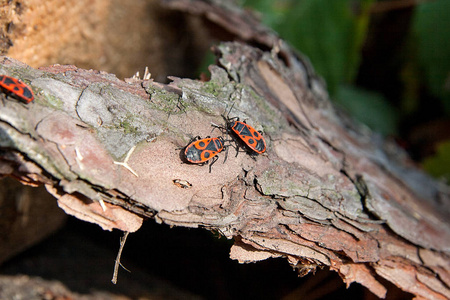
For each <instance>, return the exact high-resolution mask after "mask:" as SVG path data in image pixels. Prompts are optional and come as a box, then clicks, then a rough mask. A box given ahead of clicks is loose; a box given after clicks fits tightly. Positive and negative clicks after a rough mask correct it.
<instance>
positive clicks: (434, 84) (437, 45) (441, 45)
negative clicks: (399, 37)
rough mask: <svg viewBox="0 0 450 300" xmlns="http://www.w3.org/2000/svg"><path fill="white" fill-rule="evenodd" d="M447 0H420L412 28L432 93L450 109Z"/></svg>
mask: <svg viewBox="0 0 450 300" xmlns="http://www.w3.org/2000/svg"><path fill="white" fill-rule="evenodd" d="M449 14H450V1H448V0H440V1H432V2H426V3H422V4H420V5H419V6H418V7H417V9H416V13H415V17H414V20H413V28H414V32H415V34H416V37H417V40H418V52H419V60H420V63H421V65H422V66H423V68H424V71H425V76H426V80H427V83H428V85H429V86H430V88H431V91H432V92H433V94H434V95H435V96H437V97H439V98H441V99H442V100H443V101H444V106H445V108H446V111H447V113H450V87H449V85H450V18H449V17H448V15H449Z"/></svg>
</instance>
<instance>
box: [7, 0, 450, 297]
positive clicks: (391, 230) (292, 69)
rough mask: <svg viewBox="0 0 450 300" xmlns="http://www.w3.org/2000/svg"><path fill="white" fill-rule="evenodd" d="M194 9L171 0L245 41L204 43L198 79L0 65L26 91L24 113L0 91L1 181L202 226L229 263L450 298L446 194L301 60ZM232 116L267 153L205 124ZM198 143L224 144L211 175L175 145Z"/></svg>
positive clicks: (242, 22) (64, 201)
mask: <svg viewBox="0 0 450 300" xmlns="http://www.w3.org/2000/svg"><path fill="white" fill-rule="evenodd" d="M190 3H191V4H190V5H189V7H188V6H186V3H185V2H183V1H180V2H178V1H168V5H170V6H172V7H174V8H177V9H183V10H184V9H185V10H190V11H191V12H193V13H198V14H202V15H204V16H205V17H206V18H209V20H210V21H213V22H216V23H217V24H218V25H220V26H221V28H223V29H225V30H226V31H227V32H228V34H231V35H232V36H234V37H235V38H239V39H240V40H241V41H240V42H229V43H222V44H220V45H219V46H217V47H216V48H215V52H216V55H217V57H218V62H217V64H216V65H213V66H210V72H211V79H210V80H209V81H198V80H191V79H180V78H171V79H172V80H173V81H172V82H171V83H170V84H169V85H165V84H161V83H157V82H154V81H153V80H152V79H150V80H148V79H144V80H141V79H136V78H134V79H129V80H127V81H126V82H123V81H121V80H119V79H117V78H116V77H115V76H114V75H111V74H106V73H102V72H96V71H92V70H91V71H87V70H82V69H77V68H76V67H74V66H60V65H55V66H51V67H47V68H42V69H39V70H35V69H31V68H29V67H27V66H24V65H22V64H20V63H19V62H17V61H14V60H12V59H9V58H6V57H3V58H0V61H1V66H0V72H1V73H2V74H9V75H12V74H14V75H15V76H16V77H19V78H21V79H23V80H24V81H25V82H27V83H29V85H30V86H31V87H32V89H33V91H34V92H35V93H36V99H35V101H34V102H33V103H31V104H28V105H25V104H23V103H20V102H18V101H16V100H15V99H12V98H11V97H5V96H4V95H3V96H2V99H3V105H2V109H1V110H0V119H1V122H0V137H1V139H0V147H1V152H0V155H1V160H0V172H1V174H3V175H9V176H13V177H16V178H18V179H19V180H20V181H21V182H23V183H28V184H33V185H35V184H44V185H45V186H46V188H47V190H48V191H49V192H50V193H51V194H53V195H54V196H55V197H56V198H57V199H58V205H59V206H60V207H61V208H63V209H64V210H65V211H66V212H67V213H68V214H72V215H74V216H76V217H78V218H81V219H83V220H86V221H90V222H94V223H97V224H99V225H100V226H102V227H103V228H104V229H108V230H111V229H112V228H118V229H121V230H123V231H130V232H133V231H136V230H138V229H139V227H140V225H141V223H142V220H143V219H144V218H155V219H156V220H157V221H158V222H161V223H166V224H170V225H175V226H187V227H195V228H197V227H203V228H206V229H208V230H212V231H218V232H220V233H221V234H222V235H224V236H226V237H227V238H230V239H234V241H235V243H234V245H233V246H232V248H231V253H230V256H231V258H233V259H237V260H239V261H240V262H254V261H259V260H264V259H267V258H269V257H285V258H286V259H287V260H288V261H289V263H290V264H291V265H292V266H293V267H294V268H296V269H297V270H298V271H299V274H301V275H304V274H308V273H309V272H310V271H313V270H314V269H315V268H317V267H329V268H330V269H331V270H334V271H336V272H338V273H339V274H340V276H341V277H342V278H343V280H344V281H345V282H346V283H347V284H350V283H352V282H359V283H361V284H363V285H364V286H366V287H367V288H369V289H370V290H371V291H372V292H373V293H374V294H376V295H377V296H379V297H384V295H385V293H386V289H385V287H384V286H383V285H382V284H381V283H380V282H379V278H380V277H381V278H384V279H387V280H389V281H391V282H393V283H394V284H396V285H397V286H399V287H400V288H401V289H403V290H405V291H408V292H410V293H412V294H414V295H416V296H417V297H418V298H428V299H446V298H450V289H449V287H450V260H449V252H450V227H449V224H448V219H449V216H450V211H449V206H448V204H449V194H450V193H449V187H448V186H445V185H443V184H441V183H439V182H437V181H434V180H433V179H431V178H430V177H428V176H427V175H426V174H424V173H423V172H421V171H420V170H418V169H417V168H416V167H415V166H414V165H413V163H412V162H411V161H410V160H409V159H408V157H407V156H406V154H405V153H404V152H403V151H402V150H401V149H399V148H398V147H397V146H396V145H395V144H393V143H391V142H389V141H386V140H383V139H382V138H381V137H380V136H379V135H377V134H375V133H372V132H370V131H369V130H368V129H367V128H365V127H363V126H361V125H358V124H355V123H354V122H353V121H351V120H350V119H349V118H348V117H347V116H346V115H344V114H342V113H341V112H339V111H338V110H336V109H335V108H334V107H333V105H332V104H331V102H330V100H329V98H328V95H327V92H326V88H325V86H324V84H323V83H322V82H321V80H320V78H318V77H317V76H316V75H315V74H314V71H313V70H312V67H311V66H310V65H309V63H308V62H307V60H305V59H303V58H302V57H301V56H300V55H299V54H297V53H295V52H294V51H293V50H292V49H290V48H289V46H288V45H287V44H286V43H285V42H283V41H282V40H280V39H278V38H277V37H276V35H275V34H273V33H272V32H270V31H268V30H267V29H265V28H264V27H262V26H261V25H260V24H259V23H258V22H257V21H256V20H255V19H254V18H253V16H252V15H249V13H248V12H243V11H241V10H236V9H234V8H230V7H225V6H214V5H210V4H207V3H206V2H203V1H191V2H190ZM228 113H229V116H230V117H239V118H240V119H241V120H245V121H246V122H247V123H248V124H249V125H251V126H252V127H254V128H255V129H256V130H261V131H262V134H263V136H264V138H265V141H266V143H267V151H266V153H264V154H262V155H258V156H256V157H251V156H250V155H248V154H246V153H243V152H239V153H237V152H236V151H237V150H236V148H235V147H233V146H234V145H235V141H234V140H230V139H231V138H230V137H229V136H227V134H223V132H221V130H220V129H217V128H215V127H213V126H211V124H218V125H221V126H225V121H224V119H223V117H222V115H225V116H226V115H227V114H228ZM209 135H210V136H213V137H216V136H219V135H224V139H226V140H227V141H226V144H230V145H231V146H230V147H228V148H227V150H226V151H228V153H227V154H228V155H227V160H226V161H225V153H224V152H226V151H224V152H223V153H220V154H219V160H218V161H217V162H216V163H215V164H214V165H213V166H212V169H211V173H210V172H209V167H208V166H199V165H194V164H188V163H185V162H184V157H183V155H184V154H183V150H180V148H182V147H184V146H186V145H187V143H188V141H189V140H190V139H191V138H192V137H195V136H201V137H205V136H209ZM118 162H119V163H118ZM120 162H121V163H120Z"/></svg>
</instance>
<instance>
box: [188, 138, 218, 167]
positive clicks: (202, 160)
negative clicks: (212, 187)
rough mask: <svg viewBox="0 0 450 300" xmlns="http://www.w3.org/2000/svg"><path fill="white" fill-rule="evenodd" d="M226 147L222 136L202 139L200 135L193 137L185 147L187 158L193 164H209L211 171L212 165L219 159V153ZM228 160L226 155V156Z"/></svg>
mask: <svg viewBox="0 0 450 300" xmlns="http://www.w3.org/2000/svg"><path fill="white" fill-rule="evenodd" d="M224 148H225V141H224V140H223V138H222V137H221V136H219V137H216V138H211V137H206V138H204V139H201V138H200V137H199V136H197V137H195V138H193V139H192V140H191V141H190V142H189V144H188V145H187V146H186V147H185V149H184V156H185V158H186V160H187V161H188V162H190V163H193V164H206V163H209V160H210V159H212V160H211V163H210V164H209V172H210V173H211V167H212V165H213V164H214V163H215V162H216V161H217V159H218V157H217V154H219V153H220V152H222V150H223V149H224ZM225 160H226V157H225Z"/></svg>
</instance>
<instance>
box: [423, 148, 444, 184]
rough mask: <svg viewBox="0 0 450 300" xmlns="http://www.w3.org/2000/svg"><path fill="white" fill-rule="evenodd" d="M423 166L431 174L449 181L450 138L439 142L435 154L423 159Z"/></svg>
mask: <svg viewBox="0 0 450 300" xmlns="http://www.w3.org/2000/svg"><path fill="white" fill-rule="evenodd" d="M423 167H424V169H425V170H427V172H428V173H430V174H431V175H433V176H435V177H441V178H444V179H445V180H446V181H447V183H448V182H450V140H448V141H445V142H442V143H440V144H439V145H438V147H437V152H436V154H435V155H434V156H432V157H429V158H427V159H425V160H424V162H423Z"/></svg>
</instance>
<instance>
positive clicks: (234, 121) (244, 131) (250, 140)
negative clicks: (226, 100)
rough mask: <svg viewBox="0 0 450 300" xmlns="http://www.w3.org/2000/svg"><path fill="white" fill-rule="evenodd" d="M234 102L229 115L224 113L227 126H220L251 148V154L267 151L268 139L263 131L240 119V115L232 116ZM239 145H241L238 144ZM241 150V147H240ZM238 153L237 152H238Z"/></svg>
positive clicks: (240, 142)
mask: <svg viewBox="0 0 450 300" xmlns="http://www.w3.org/2000/svg"><path fill="white" fill-rule="evenodd" d="M233 106H234V103H233V105H232V106H231V108H230V111H229V112H228V115H227V116H224V115H222V117H223V118H224V119H225V122H226V124H227V125H226V128H223V127H221V126H220V128H223V129H226V131H227V132H229V133H230V134H231V136H233V137H234V138H235V140H237V141H238V142H239V143H238V144H244V145H245V147H246V148H247V149H248V150H250V152H249V153H250V154H255V153H256V154H262V153H264V152H265V151H266V141H265V140H264V138H263V136H262V134H261V132H259V131H257V130H256V129H255V128H253V127H252V126H250V125H248V124H247V123H246V122H245V121H239V118H238V117H234V118H230V117H229V114H230V112H231V109H233ZM238 147H239V146H238ZM238 150H239V148H238ZM236 155H237V153H236Z"/></svg>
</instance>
